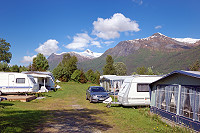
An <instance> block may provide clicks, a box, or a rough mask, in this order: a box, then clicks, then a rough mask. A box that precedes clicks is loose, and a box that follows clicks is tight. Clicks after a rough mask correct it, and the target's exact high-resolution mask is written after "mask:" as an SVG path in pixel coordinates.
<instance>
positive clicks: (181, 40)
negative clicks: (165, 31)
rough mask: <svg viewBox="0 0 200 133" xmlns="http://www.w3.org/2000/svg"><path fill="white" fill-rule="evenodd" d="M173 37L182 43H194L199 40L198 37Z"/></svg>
mask: <svg viewBox="0 0 200 133" xmlns="http://www.w3.org/2000/svg"><path fill="white" fill-rule="evenodd" d="M173 39H174V40H176V41H179V42H184V43H196V42H197V41H200V39H193V38H173Z"/></svg>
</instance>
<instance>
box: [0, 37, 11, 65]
mask: <svg viewBox="0 0 200 133" xmlns="http://www.w3.org/2000/svg"><path fill="white" fill-rule="evenodd" d="M10 47H11V45H10V43H7V42H6V40H4V39H2V38H0V62H7V63H10V60H11V58H12V54H11V52H9V50H10Z"/></svg>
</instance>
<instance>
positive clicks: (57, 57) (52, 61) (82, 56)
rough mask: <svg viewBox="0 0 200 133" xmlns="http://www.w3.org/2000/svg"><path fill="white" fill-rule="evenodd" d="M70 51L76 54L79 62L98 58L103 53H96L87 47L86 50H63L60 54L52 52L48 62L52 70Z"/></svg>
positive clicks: (73, 54)
mask: <svg viewBox="0 0 200 133" xmlns="http://www.w3.org/2000/svg"><path fill="white" fill-rule="evenodd" d="M67 53H69V54H70V55H71V56H76V57H77V59H78V63H80V62H83V61H87V60H91V59H94V58H97V57H99V56H101V55H102V53H95V52H92V51H91V50H89V49H87V50H85V51H84V52H63V53H60V54H56V53H52V54H51V55H50V56H49V57H48V58H47V60H48V63H49V66H50V70H53V69H54V68H55V67H56V66H57V65H58V64H59V63H60V62H61V61H62V59H63V55H64V54H67Z"/></svg>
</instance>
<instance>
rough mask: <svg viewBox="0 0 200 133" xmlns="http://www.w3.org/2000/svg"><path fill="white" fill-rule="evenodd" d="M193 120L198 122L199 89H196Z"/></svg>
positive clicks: (199, 110)
mask: <svg viewBox="0 0 200 133" xmlns="http://www.w3.org/2000/svg"><path fill="white" fill-rule="evenodd" d="M194 119H195V120H197V121H200V87H197V88H196V96H195V115H194Z"/></svg>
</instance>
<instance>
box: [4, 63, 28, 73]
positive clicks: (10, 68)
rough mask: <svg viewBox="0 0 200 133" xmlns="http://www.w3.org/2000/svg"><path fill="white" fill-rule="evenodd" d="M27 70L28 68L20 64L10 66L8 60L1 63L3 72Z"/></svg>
mask: <svg viewBox="0 0 200 133" xmlns="http://www.w3.org/2000/svg"><path fill="white" fill-rule="evenodd" d="M27 70H28V69H27V68H26V67H25V66H18V65H13V66H9V65H8V64H7V63H6V62H1V63H0V71H3V72H22V71H27Z"/></svg>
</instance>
